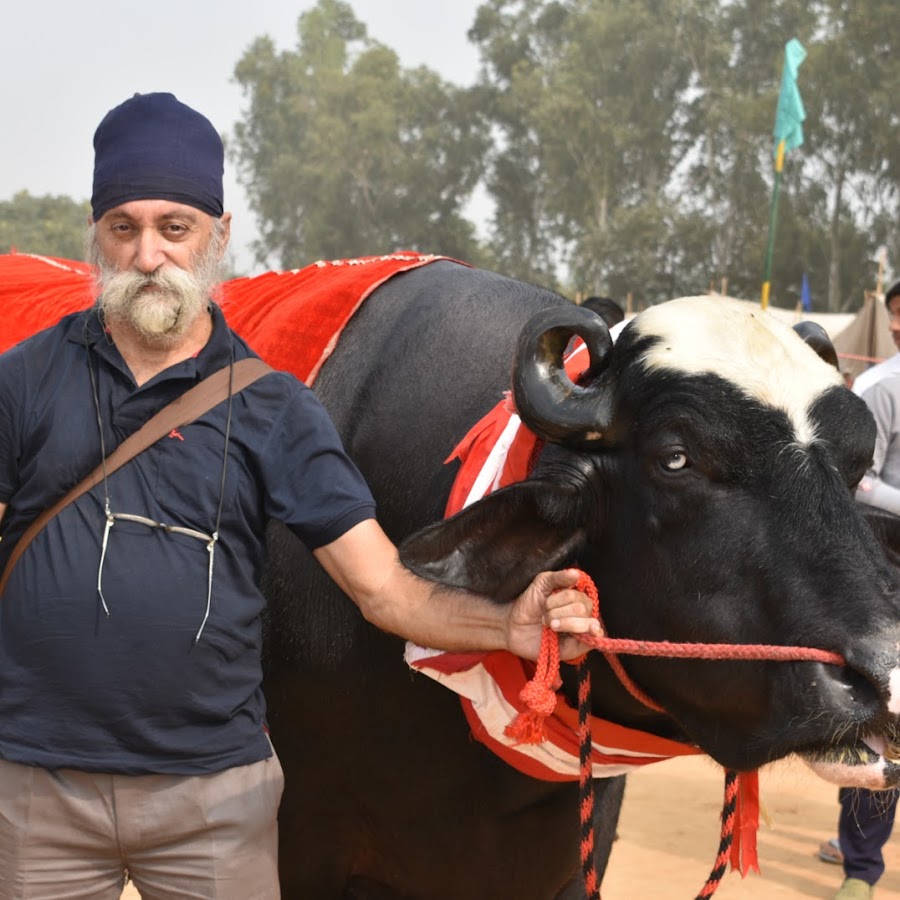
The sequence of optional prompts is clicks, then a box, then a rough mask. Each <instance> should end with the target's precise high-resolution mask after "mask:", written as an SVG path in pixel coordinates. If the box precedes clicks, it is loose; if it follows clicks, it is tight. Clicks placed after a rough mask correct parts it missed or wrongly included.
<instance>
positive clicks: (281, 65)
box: [233, 0, 486, 267]
mask: <svg viewBox="0 0 900 900" xmlns="http://www.w3.org/2000/svg"><path fill="white" fill-rule="evenodd" d="M298 31H299V41H298V45H297V48H296V50H293V51H288V52H285V53H281V54H277V53H276V52H275V49H274V47H273V45H272V43H271V42H270V41H268V40H265V39H263V40H258V41H256V42H255V43H254V44H253V45H252V46H251V48H250V49H249V50H248V51H247V53H246V54H245V55H244V57H243V59H242V60H241V61H240V63H239V64H238V66H237V69H236V77H237V80H238V82H239V83H240V84H241V86H242V87H243V89H244V92H245V94H246V95H247V96H248V97H249V101H250V105H249V109H248V112H247V116H246V118H245V119H244V120H243V121H241V122H240V123H239V124H238V126H237V128H236V130H235V146H234V150H233V154H234V156H235V159H236V160H237V162H238V165H239V170H240V173H241V180H242V182H243V183H244V185H245V186H246V188H247V190H248V192H249V196H250V202H251V206H252V208H253V210H254V212H255V213H256V214H257V217H258V219H259V222H260V225H261V229H262V236H261V239H260V240H259V241H258V242H257V245H256V248H255V250H256V256H257V259H258V260H259V261H260V262H263V261H265V260H267V259H269V258H270V257H274V258H275V260H276V261H277V263H278V264H279V265H281V266H283V267H292V266H297V265H302V264H305V263H309V262H312V261H313V260H315V259H320V258H333V257H345V256H354V255H366V254H377V253H385V252H392V251H394V250H397V249H412V250H420V251H426V252H434V253H443V254H447V255H450V256H457V257H460V258H463V259H467V260H474V261H478V260H479V257H480V251H479V247H478V243H477V241H476V239H475V229H474V226H473V225H472V224H471V223H470V222H469V221H467V220H466V218H465V217H464V215H463V214H462V206H463V204H464V203H465V201H466V199H467V198H468V197H469V195H470V194H471V192H472V190H473V188H474V186H475V185H476V183H477V181H478V178H479V176H480V174H481V163H480V160H481V158H482V156H483V154H484V151H485V146H486V139H485V131H484V127H483V126H482V125H480V124H479V116H478V114H477V110H475V109H474V108H473V106H472V104H471V98H470V97H469V96H468V94H467V93H466V92H465V91H462V90H459V89H456V88H453V87H451V86H450V85H448V84H445V83H444V82H442V81H441V80H440V79H439V78H438V77H437V76H436V75H435V74H434V73H432V72H430V71H429V70H428V69H426V68H419V69H416V70H412V71H405V70H402V69H401V68H400V65H399V63H398V60H397V56H396V54H395V53H394V52H393V51H392V50H389V49H388V48H387V47H384V46H383V45H380V44H378V43H376V42H374V41H371V40H369V39H368V37H367V35H366V29H365V26H363V25H362V24H360V23H359V22H357V21H356V19H355V18H354V17H353V13H352V10H351V9H350V7H349V5H347V4H346V3H342V2H339V0H321V2H320V3H319V5H318V6H317V7H315V8H314V9H313V10H311V11H310V12H308V13H305V14H304V15H302V16H301V18H300V22H299V30H298Z"/></svg>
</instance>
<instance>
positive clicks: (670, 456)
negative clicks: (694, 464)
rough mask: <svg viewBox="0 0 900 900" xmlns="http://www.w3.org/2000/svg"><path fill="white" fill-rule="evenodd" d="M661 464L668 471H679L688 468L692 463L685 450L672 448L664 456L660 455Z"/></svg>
mask: <svg viewBox="0 0 900 900" xmlns="http://www.w3.org/2000/svg"><path fill="white" fill-rule="evenodd" d="M659 464H660V465H661V466H662V467H663V468H664V469H665V470H666V471H667V472H679V471H681V469H686V468H687V467H688V466H689V465H690V463H689V462H688V458H687V454H686V453H685V452H684V451H683V450H672V451H671V452H669V453H666V454H665V455H664V456H662V457H660V460H659Z"/></svg>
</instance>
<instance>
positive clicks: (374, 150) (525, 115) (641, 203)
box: [231, 0, 900, 310]
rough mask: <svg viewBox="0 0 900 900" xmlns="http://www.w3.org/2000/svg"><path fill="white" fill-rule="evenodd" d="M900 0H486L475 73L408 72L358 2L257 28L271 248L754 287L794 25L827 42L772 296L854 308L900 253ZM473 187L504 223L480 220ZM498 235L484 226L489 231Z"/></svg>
mask: <svg viewBox="0 0 900 900" xmlns="http://www.w3.org/2000/svg"><path fill="white" fill-rule="evenodd" d="M895 5H896V0H854V2H853V3H852V4H851V3H847V2H846V0H816V2H813V3H809V2H808V0H756V2H754V3H752V4H751V3H733V2H726V0H629V2H624V0H485V2H483V3H482V5H481V6H480V7H479V9H478V12H477V15H476V18H475V21H474V23H473V25H472V28H471V30H470V32H469V37H470V40H472V42H473V43H474V44H475V45H476V47H477V48H478V51H479V53H480V56H481V64H482V67H481V77H480V80H479V82H478V83H477V84H476V85H475V86H474V87H473V88H470V89H465V90H463V89H459V88H456V87H454V86H452V85H449V84H447V83H445V82H443V81H442V80H441V79H440V78H439V77H438V76H437V75H435V74H434V73H433V72H431V71H429V70H428V69H427V68H419V69H415V70H404V69H402V68H401V67H400V65H399V62H398V60H397V58H396V55H395V54H394V53H393V52H392V51H391V50H389V49H388V48H386V47H384V46H382V45H380V44H378V43H377V42H374V41H372V40H370V39H369V37H368V35H367V31H366V28H365V26H364V25H363V24H362V23H360V22H358V21H357V20H356V18H355V17H354V15H353V11H352V9H351V7H350V5H349V4H348V3H345V2H340V0H320V2H319V4H318V6H316V7H315V8H314V9H312V10H310V11H309V12H308V13H305V14H304V15H303V16H301V18H300V20H299V23H298V40H297V45H296V48H295V49H293V50H291V51H289V52H284V53H278V52H276V50H275V47H274V45H273V44H272V42H271V41H268V40H265V39H261V40H258V41H256V42H255V43H254V44H253V45H252V46H251V47H250V49H249V50H248V51H247V53H246V54H245V55H244V57H243V59H242V60H241V61H240V63H239V64H238V66H237V69H236V77H237V80H238V82H239V83H240V84H241V86H242V87H243V89H244V92H245V95H246V96H247V98H248V100H249V106H248V108H247V110H246V113H245V116H244V118H243V119H242V121H241V122H240V123H239V125H238V126H237V128H236V131H235V135H234V142H233V145H232V151H231V152H232V154H233V157H234V159H235V160H236V161H237V163H238V166H239V170H240V173H241V177H242V181H243V182H244V184H245V185H246V186H247V189H248V191H249V194H250V200H251V205H252V208H253V210H254V212H255V213H256V215H257V217H258V221H259V224H260V229H261V235H260V239H259V241H258V244H257V247H256V253H257V258H258V260H259V261H261V262H262V261H267V260H275V261H277V263H278V264H279V265H282V266H296V265H300V264H304V263H307V262H310V261H312V260H314V259H317V258H321V257H335V256H351V255H357V254H370V253H381V252H388V251H391V250H395V249H398V248H409V249H418V250H424V251H430V252H437V253H445V254H448V255H451V256H457V257H459V258H463V259H466V260H468V261H471V262H474V263H476V264H482V265H488V266H490V267H492V268H496V269H498V270H500V271H502V272H504V273H506V274H509V275H512V276H515V277H519V278H523V279H525V280H529V281H536V282H540V283H543V284H547V285H549V286H551V287H556V288H558V289H560V290H563V291H564V292H566V293H569V294H570V295H574V293H575V292H576V291H577V292H581V293H582V294H601V295H609V296H614V297H617V298H618V299H619V300H624V299H625V296H626V295H631V296H632V297H633V299H634V300H635V301H636V302H637V303H645V304H646V303H655V302H659V301H661V300H664V299H667V298H669V297H672V296H677V295H681V294H692V293H699V292H702V291H706V290H707V289H708V288H709V287H710V285H713V286H715V287H717V288H718V287H720V286H722V285H723V284H725V285H727V288H728V291H729V292H730V293H732V294H735V295H737V296H743V297H750V298H756V297H758V296H759V292H760V287H761V284H762V279H763V265H764V256H765V245H766V235H767V230H768V220H769V206H770V197H771V192H772V184H773V160H772V128H773V125H774V119H775V109H776V103H777V97H778V91H779V85H780V80H781V67H782V62H783V59H784V45H785V43H786V42H787V40H789V39H790V38H793V37H796V38H798V39H799V40H800V41H801V43H803V45H804V46H805V47H806V49H807V51H808V53H809V56H808V59H807V60H806V62H805V63H804V64H803V66H802V67H801V69H800V77H799V87H800V92H801V94H802V96H803V99H804V103H805V105H806V110H807V121H806V123H805V126H804V130H805V133H806V143H805V144H804V145H803V146H801V147H800V148H798V149H796V150H794V151H793V152H792V153H791V154H789V156H788V158H787V162H786V166H785V171H784V176H783V180H782V185H781V193H780V198H779V212H778V228H777V233H776V243H775V252H774V257H773V270H772V302H773V303H775V304H776V305H783V306H793V305H794V304H795V303H796V301H797V299H798V297H799V291H800V284H801V281H802V277H803V274H804V273H806V274H807V275H808V277H809V279H810V284H811V288H812V295H813V300H814V304H815V308H816V309H818V310H824V309H832V310H838V309H847V308H850V309H853V308H856V307H857V306H858V305H859V302H860V300H861V298H862V291H863V290H865V289H871V288H872V287H873V285H874V279H875V269H876V262H875V260H876V257H877V255H878V249H879V248H880V247H881V246H884V247H887V248H888V251H889V253H891V254H892V255H893V261H894V266H895V268H896V267H897V265H898V263H897V256H898V254H900V231H898V228H897V224H896V223H897V220H898V213H900V144H898V142H897V141H896V138H895V135H896V130H897V125H898V117H900V116H898V107H897V104H896V97H897V96H900V67H897V65H896V63H895V62H894V60H896V58H897V57H898V47H897V37H896V35H895V33H894V32H895V30H892V29H890V28H887V27H885V23H887V22H888V21H891V19H892V12H893V8H894V6H895ZM476 188H478V189H480V190H481V191H482V192H483V193H484V194H486V195H487V196H488V197H489V199H490V201H491V206H492V211H491V215H490V220H489V222H487V223H485V222H481V223H479V227H478V229H477V230H476V227H475V225H474V224H473V223H472V222H470V221H469V220H468V219H467V216H466V210H467V206H466V203H467V200H468V199H469V198H470V197H471V196H472V193H473V191H475V190H476ZM479 239H480V240H481V241H483V243H481V242H480V240H479Z"/></svg>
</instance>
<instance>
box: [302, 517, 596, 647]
mask: <svg viewBox="0 0 900 900" xmlns="http://www.w3.org/2000/svg"><path fill="white" fill-rule="evenodd" d="M314 554H315V557H316V559H317V560H318V561H319V563H320V564H321V565H322V567H323V568H324V569H325V571H326V572H328V574H329V575H330V576H331V578H332V579H333V580H334V581H335V582H336V584H337V585H338V586H339V587H340V588H341V590H343V591H344V593H345V594H347V595H348V596H349V597H350V598H351V599H352V600H353V601H354V602H355V603H356V605H357V606H358V607H359V608H360V610H361V612H362V614H363V615H364V616H365V618H366V619H367V620H368V621H369V622H371V623H372V624H373V625H376V626H377V627H378V628H381V629H382V630H383V631H389V632H391V633H393V634H398V635H400V636H402V637H405V638H407V639H409V640H412V641H414V642H415V643H417V644H419V645H421V646H423V647H434V648H439V649H441V650H455V651H461V650H510V651H511V652H513V653H515V654H516V655H517V656H522V657H526V658H530V659H535V658H536V657H537V654H538V650H539V648H540V637H541V630H542V627H543V626H544V625H548V626H550V627H551V628H553V629H554V630H555V631H559V632H568V633H571V634H584V633H591V634H599V633H600V624H599V623H598V622H597V620H596V619H593V618H591V602H590V600H589V599H588V597H586V596H585V595H584V594H583V593H581V592H580V591H576V590H574V589H572V585H573V584H574V583H575V582H576V580H577V577H578V576H577V573H576V572H575V571H574V570H571V569H568V570H564V571H560V572H542V573H541V574H539V575H538V576H537V577H536V578H535V579H534V581H533V582H532V583H531V584H530V585H529V587H528V588H527V589H526V590H525V591H524V592H523V593H522V595H521V596H520V597H519V598H518V599H517V600H516V601H515V602H514V603H512V604H498V603H493V602H491V601H490V600H489V599H488V598H485V597H480V596H477V595H474V594H468V593H465V592H463V591H456V590H451V589H448V588H443V587H440V586H436V585H434V584H432V583H431V582H429V581H425V580H424V579H422V578H419V577H418V576H416V575H413V574H412V573H411V572H410V571H409V570H408V569H406V568H405V567H404V566H403V564H402V563H401V562H400V560H399V558H398V555H397V548H396V547H395V546H394V545H393V543H392V542H391V541H390V539H389V538H388V536H387V535H386V534H385V533H384V531H382V529H381V526H380V525H379V524H378V523H377V522H376V521H375V520H374V519H368V520H366V521H364V522H360V523H359V524H358V525H356V526H354V527H353V528H351V529H350V530H349V531H348V532H346V533H345V534H343V535H342V536H341V537H339V538H338V539H337V540H336V541H332V543H330V544H326V545H325V546H324V547H320V548H319V549H317V550H315V551H314ZM560 652H561V655H562V656H563V658H571V657H573V656H577V655H578V654H579V653H583V652H584V645H583V644H581V643H580V642H579V641H578V640H577V639H576V638H573V637H566V638H564V639H563V641H562V644H561V647H560Z"/></svg>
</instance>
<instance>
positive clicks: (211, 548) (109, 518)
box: [85, 343, 234, 645]
mask: <svg viewBox="0 0 900 900" xmlns="http://www.w3.org/2000/svg"><path fill="white" fill-rule="evenodd" d="M85 349H86V350H87V363H88V372H90V376H91V391H92V393H93V400H94V411H95V412H96V414H97V427H98V429H99V432H100V457H101V466H102V469H103V513H104V517H105V519H106V522H105V524H104V526H103V540H102V543H101V547H100V565H99V567H98V568H97V594H98V596H99V597H100V603H101V605H102V606H103V612H104V613H106V615H107V617H109V606H108V604H107V602H106V598H105V597H104V596H103V563H104V561H105V559H106V549H107V546H108V544H109V533H110V531H111V530H112V527H113V525H114V524H115V521H116V519H117V518H119V519H125V520H128V521H132V522H140V523H141V524H143V525H149V526H151V527H153V528H161V529H163V530H164V531H167V532H171V533H176V534H185V535H188V536H190V537H195V538H200V539H201V540H204V541H206V551H207V553H208V554H209V566H208V567H207V580H206V609H205V610H204V612H203V621H202V622H201V623H200V628H199V629H198V631H197V634H196V636H195V637H194V644H195V645H196V644H197V643H199V641H200V635H202V634H203V629H204V628H205V627H206V623H207V621H208V620H209V614H210V610H211V609H212V585H213V565H214V562H215V555H216V544H217V543H218V542H219V526H220V525H221V522H222V509H223V507H224V505H225V476H226V474H227V471H228V443H229V440H230V438H231V411H232V400H233V398H234V345H233V344H232V346H231V367H230V369H229V373H228V412H227V415H226V418H225V451H224V454H223V458H222V479H221V483H220V490H219V505H218V508H217V510H216V527H215V530H214V531H213V533H212V534H211V535H208V534H204V533H203V532H201V531H196V530H194V529H193V528H182V527H180V526H176V525H166V524H164V523H162V522H156V521H154V520H153V519H148V518H146V517H144V516H135V515H129V514H127V513H113V512H111V510H110V505H109V484H108V482H107V478H106V443H105V441H104V439H103V418H102V416H101V415H100V395H99V392H98V390H97V379H96V376H95V375H94V367H93V366H92V365H91V355H90V348H89V347H88V346H87V343H85Z"/></svg>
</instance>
